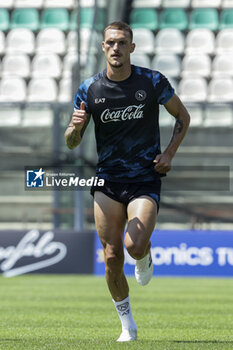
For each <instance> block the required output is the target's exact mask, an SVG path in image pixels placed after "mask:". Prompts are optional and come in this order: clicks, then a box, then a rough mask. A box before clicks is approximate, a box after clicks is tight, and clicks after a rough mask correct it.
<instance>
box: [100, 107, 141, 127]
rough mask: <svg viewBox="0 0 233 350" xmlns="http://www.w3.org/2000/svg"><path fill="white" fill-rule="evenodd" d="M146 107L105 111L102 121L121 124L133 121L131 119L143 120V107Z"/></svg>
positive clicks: (101, 117)
mask: <svg viewBox="0 0 233 350" xmlns="http://www.w3.org/2000/svg"><path fill="white" fill-rule="evenodd" d="M144 106H145V105H142V104H140V105H138V106H136V105H132V106H128V107H126V108H124V109H118V110H111V109H109V108H107V109H105V110H104V111H103V112H102V114H101V116H100V119H101V121H102V122H103V123H109V122H120V121H125V120H131V119H141V118H143V107H144Z"/></svg>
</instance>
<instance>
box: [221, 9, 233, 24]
mask: <svg viewBox="0 0 233 350" xmlns="http://www.w3.org/2000/svg"><path fill="white" fill-rule="evenodd" d="M225 28H233V9H228V10H224V11H222V12H221V16H220V24H219V29H225Z"/></svg>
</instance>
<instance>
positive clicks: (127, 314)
mask: <svg viewBox="0 0 233 350" xmlns="http://www.w3.org/2000/svg"><path fill="white" fill-rule="evenodd" d="M112 301H113V303H114V305H115V307H116V310H117V312H118V315H119V317H120V320H121V325H122V329H137V325H136V323H135V321H134V319H133V315H132V312H131V307H130V301H129V296H128V297H127V298H125V299H124V300H121V301H115V300H113V299H112Z"/></svg>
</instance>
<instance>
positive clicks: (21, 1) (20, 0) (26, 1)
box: [14, 0, 44, 9]
mask: <svg viewBox="0 0 233 350" xmlns="http://www.w3.org/2000/svg"><path fill="white" fill-rule="evenodd" d="M43 4H44V0H33V8H36V9H41V8H42V6H43ZM14 7H15V8H27V7H28V8H31V7H32V1H31V0H15V2H14Z"/></svg>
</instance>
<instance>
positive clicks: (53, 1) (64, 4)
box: [44, 0, 76, 9]
mask: <svg viewBox="0 0 233 350" xmlns="http://www.w3.org/2000/svg"><path fill="white" fill-rule="evenodd" d="M75 4H76V2H75V1H74V0H44V7H46V8H49V7H53V8H59V7H61V8H67V9H73V8H74V7H75Z"/></svg>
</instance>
